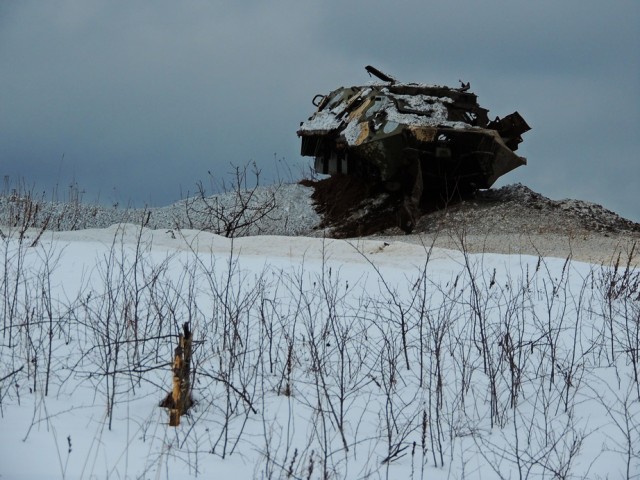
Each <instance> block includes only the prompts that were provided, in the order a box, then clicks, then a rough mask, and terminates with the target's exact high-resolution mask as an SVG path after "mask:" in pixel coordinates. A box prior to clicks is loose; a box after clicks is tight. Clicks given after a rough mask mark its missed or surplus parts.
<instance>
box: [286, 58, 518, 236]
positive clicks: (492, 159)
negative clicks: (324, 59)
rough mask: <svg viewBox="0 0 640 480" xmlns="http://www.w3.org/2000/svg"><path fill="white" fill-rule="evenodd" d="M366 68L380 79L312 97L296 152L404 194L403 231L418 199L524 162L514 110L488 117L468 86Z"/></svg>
mask: <svg viewBox="0 0 640 480" xmlns="http://www.w3.org/2000/svg"><path fill="white" fill-rule="evenodd" d="M366 70H367V71H368V72H369V74H373V75H375V76H376V77H378V78H379V79H380V80H382V83H372V84H370V85H363V86H354V87H342V88H339V89H337V90H334V91H333V92H331V93H329V94H328V95H316V96H315V97H314V99H313V104H314V106H316V107H317V111H316V112H315V113H314V114H313V115H312V116H311V117H310V118H309V119H308V120H307V121H305V122H302V123H301V124H300V128H299V130H298V132H297V133H298V136H299V137H301V139H302V148H301V153H302V155H304V156H311V157H315V163H314V169H315V170H316V172H318V173H322V174H330V175H334V174H346V175H356V176H359V177H362V178H366V179H368V181H371V182H372V183H376V184H379V185H381V186H382V188H383V189H384V190H386V191H387V192H390V193H394V192H395V193H397V194H399V195H401V196H403V198H404V200H403V202H402V207H401V208H403V209H404V210H405V212H404V213H405V214H406V215H405V219H404V223H405V225H404V226H403V228H405V230H406V229H410V228H411V225H412V223H413V218H414V217H415V215H416V214H418V211H419V207H420V203H421V201H423V200H424V198H427V197H431V198H434V197H441V198H442V197H452V196H454V195H457V194H465V193H468V192H471V191H473V190H475V189H482V188H489V187H490V186H491V185H492V184H493V183H494V182H495V181H496V180H497V179H498V178H499V177H500V176H502V175H504V174H505V173H507V172H509V171H511V170H513V169H514V168H517V167H519V166H521V165H525V164H526V159H525V158H523V157H520V156H518V155H516V154H515V153H514V151H515V150H517V148H518V145H519V144H520V142H522V138H521V135H522V134H523V133H524V132H526V131H528V130H530V127H529V125H527V123H526V122H525V121H524V119H523V118H522V117H521V116H520V114H518V112H514V113H512V114H511V115H508V116H506V117H504V118H502V119H500V118H498V117H496V119H495V120H491V121H490V120H489V118H488V116H487V113H488V110H487V109H485V108H482V107H480V106H479V105H478V101H477V97H476V95H474V94H473V93H471V92H469V91H468V90H469V84H464V83H463V84H462V86H461V87H460V88H449V87H441V86H432V85H423V84H415V83H398V82H397V81H396V80H395V79H394V78H392V77H390V76H388V75H385V74H384V73H382V72H380V71H379V70H377V69H375V68H373V67H371V66H367V67H366ZM407 216H408V217H407Z"/></svg>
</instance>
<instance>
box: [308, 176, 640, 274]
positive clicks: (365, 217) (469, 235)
mask: <svg viewBox="0 0 640 480" xmlns="http://www.w3.org/2000/svg"><path fill="white" fill-rule="evenodd" d="M306 184H307V185H308V186H311V187H313V188H314V194H313V196H312V198H313V199H314V202H315V207H316V210H317V211H318V213H320V214H321V215H322V217H323V222H322V224H321V225H320V230H319V231H318V232H317V233H318V234H322V235H326V236H330V237H334V238H353V237H363V236H370V237H377V238H380V239H381V240H384V241H406V242H417V243H423V244H425V245H435V246H439V247H445V248H454V249H461V248H466V249H467V250H468V251H471V252H494V253H517V254H530V255H546V256H555V257H561V258H567V257H571V258H573V259H576V260H583V261H589V262H594V263H606V264H611V263H615V262H616V261H617V259H618V256H619V257H620V261H621V262H624V261H626V260H629V261H630V262H631V263H632V264H633V265H640V258H639V255H638V253H637V250H639V249H640V224H638V223H635V222H632V221H630V220H627V219H624V218H622V217H620V216H619V215H617V214H616V213H614V212H612V211H610V210H607V209H605V208H603V207H602V206H600V205H597V204H594V203H590V202H585V201H580V200H559V201H556V200H550V199H549V198H547V197H544V196H543V195H540V194H539V193H536V192H534V191H532V190H531V189H529V188H527V187H526V186H524V185H521V184H515V185H508V186H505V187H502V188H498V189H495V190H492V189H490V190H484V191H478V192H477V193H476V194H475V195H473V196H472V197H470V198H465V199H459V198H458V199H453V200H451V201H449V202H444V201H440V202H435V201H431V202H430V203H428V204H425V205H423V214H422V215H421V216H420V217H419V218H417V219H416V222H415V228H414V230H413V232H412V233H411V234H410V235H406V234H405V233H404V232H403V231H402V230H400V229H399V228H398V227H397V225H398V216H397V213H396V212H397V206H398V204H399V202H400V201H401V199H399V198H394V197H393V196H390V195H388V194H384V193H381V192H376V191H372V190H371V189H370V188H369V187H368V186H367V185H365V184H364V183H363V182H359V181H358V180H357V179H354V178H352V177H346V176H338V177H331V178H328V179H324V180H320V181H316V182H307V183H306ZM636 243H637V244H638V247H639V248H636V247H635V245H636Z"/></svg>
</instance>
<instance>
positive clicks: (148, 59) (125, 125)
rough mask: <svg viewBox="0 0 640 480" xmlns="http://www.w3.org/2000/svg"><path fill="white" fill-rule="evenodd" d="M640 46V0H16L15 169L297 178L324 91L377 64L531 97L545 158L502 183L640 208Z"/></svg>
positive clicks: (12, 27) (3, 20)
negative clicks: (305, 125)
mask: <svg viewBox="0 0 640 480" xmlns="http://www.w3.org/2000/svg"><path fill="white" fill-rule="evenodd" d="M638 51H640V2H638V0H613V1H611V2H602V1H601V0H597V1H596V0H563V1H558V0H536V1H533V0H527V1H516V0H513V1H509V2H507V1H506V0H484V1H481V2H480V1H477V0H447V1H442V2H428V1H425V0H409V1H402V0H399V1H397V2H390V1H385V2H377V1H374V0H367V1H364V0H362V1H360V0H358V1H351V0H324V1H322V2H307V1H300V0H295V1H294V0H285V1H277V0H276V1H270V2H259V1H254V0H253V1H252V0H249V1H247V0H245V1H243V2H227V1H210V0H208V1H204V0H203V1H181V2H177V1H169V0H153V1H131V0H127V1H116V0H75V1H71V0H68V1H67V0H59V1H58V0H56V1H54V0H40V1H31V0H19V1H18V0H15V1H12V0H0V175H1V176H3V177H5V176H7V175H8V176H9V178H10V181H11V182H15V181H16V179H21V180H23V181H25V182H26V183H27V185H29V186H35V188H36V189H38V190H42V189H45V190H46V191H47V193H48V194H51V193H53V192H57V195H58V196H59V197H61V198H64V196H65V195H67V194H68V189H69V185H71V184H74V185H77V186H78V187H79V188H80V189H81V190H83V191H84V192H85V193H84V198H85V199H86V200H88V201H95V200H98V201H100V202H101V203H104V204H112V203H116V202H117V203H119V204H120V205H125V204H133V205H135V206H142V205H145V204H147V205H150V206H162V205H167V204H169V203H172V202H174V201H176V200H178V199H180V198H181V197H184V196H185V195H187V194H188V193H192V192H193V191H194V189H195V188H196V184H197V182H198V181H202V182H203V183H204V184H206V185H208V184H209V174H208V172H211V174H212V175H213V177H214V179H215V180H216V181H217V180H219V179H222V178H223V177H224V176H225V175H226V173H227V172H229V171H230V164H234V165H244V164H246V163H248V162H252V161H255V162H256V163H257V165H258V166H259V167H260V168H262V171H263V173H262V176H263V179H264V180H265V181H268V182H271V181H273V180H274V179H276V178H278V177H280V178H281V179H283V180H288V179H289V178H290V174H289V171H288V169H289V170H290V171H291V175H292V176H293V178H298V177H299V175H300V173H301V171H302V170H303V169H304V168H305V167H307V168H308V166H309V165H310V164H311V162H312V160H311V159H309V158H303V157H301V156H300V154H299V140H298V138H297V137H296V133H295V132H296V129H297V127H298V125H299V123H300V121H302V120H306V119H307V118H308V117H309V116H310V115H311V114H312V113H313V110H314V107H313V106H312V104H311V99H312V98H313V96H314V95H315V94H317V93H328V92H329V91H331V90H333V89H335V88H337V87H340V86H344V85H357V84H362V83H366V82H368V81H370V80H371V79H370V78H369V77H368V75H367V74H366V72H365V70H364V66H365V65H367V64H371V65H374V66H377V67H378V68H380V69H381V70H383V71H385V72H387V73H390V74H392V75H393V76H395V77H396V78H398V79H399V80H401V81H405V82H424V83H437V84H444V85H450V86H457V85H458V80H459V79H462V80H464V81H469V82H471V87H472V88H471V89H472V91H473V92H474V93H476V94H477V95H478V96H479V101H480V104H481V105H482V106H483V107H485V108H488V109H489V110H490V116H495V115H500V116H504V115H507V114H509V113H511V112H513V111H514V110H517V111H519V112H520V113H521V114H522V115H523V117H524V118H525V119H526V120H527V122H528V123H529V124H530V125H531V126H532V131H530V132H528V133H527V134H525V137H524V138H525V141H524V143H523V144H522V145H521V147H520V149H519V150H518V153H519V154H521V155H524V156H526V157H527V158H528V165H527V166H525V167H521V168H519V169H518V170H516V171H513V172H511V173H510V174H507V175H506V176H505V177H503V178H502V179H501V180H500V181H499V183H498V184H496V186H500V185H505V184H509V183H514V182H521V183H523V184H525V185H527V186H529V187H530V188H532V189H533V190H536V191H538V192H540V193H542V194H544V195H547V196H549V197H551V198H554V199H562V198H577V199H582V200H588V201H592V202H596V203H600V204H602V205H604V206H605V207H607V208H609V209H612V210H614V211H616V212H617V213H620V214H621V215H623V216H626V217H628V218H631V219H634V220H636V221H640V195H638V190H639V184H640V153H639V152H640V94H639V91H640V55H639V54H638ZM5 178H6V177H5Z"/></svg>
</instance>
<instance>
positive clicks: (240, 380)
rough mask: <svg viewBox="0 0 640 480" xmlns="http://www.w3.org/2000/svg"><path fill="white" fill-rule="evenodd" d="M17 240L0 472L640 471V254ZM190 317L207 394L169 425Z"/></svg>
mask: <svg viewBox="0 0 640 480" xmlns="http://www.w3.org/2000/svg"><path fill="white" fill-rule="evenodd" d="M3 232H4V233H3V238H2V239H1V240H0V258H1V259H2V260H1V262H0V311H1V315H2V325H1V327H2V338H1V340H0V445H1V446H2V448H1V449H0V452H1V453H0V477H1V478H7V479H50V478H74V479H75V478H119V479H124V478H145V479H146V478H166V479H172V480H173V479H181V478H196V477H199V478H236V479H241V478H301V479H302V478H303V479H307V478H312V479H316V478H341V479H342V478H344V479H357V478H394V479H395V478H397V479H411V478H414V479H418V478H420V479H423V478H424V479H427V478H428V479H445V478H482V479H486V478H589V479H596V478H639V477H640V387H639V385H638V368H639V361H638V354H639V346H640V340H639V337H638V335H639V333H640V298H639V293H638V287H639V283H640V271H639V270H637V269H633V268H631V269H628V270H627V269H625V268H624V266H620V267H619V268H618V269H614V268H611V267H602V266H595V265H591V264H588V263H580V262H569V261H564V260H559V259H553V258H540V257H534V256H526V255H498V254H483V255H480V254H468V253H464V252H458V251H453V250H444V249H429V248H426V247H423V246H421V245H416V244H407V243H403V242H401V241H394V242H392V243H385V242H384V241H382V240H380V241H376V240H363V241H357V242H356V241H353V242H349V241H342V240H325V239H320V238H308V237H283V236H254V237H243V238H237V239H235V240H231V239H227V238H224V237H222V236H217V235H214V234H211V233H205V232H201V231H196V230H180V229H177V228H170V229H168V228H162V229H159V230H148V229H145V228H142V227H140V226H136V225H132V224H122V225H116V226H112V227H109V228H104V229H94V230H79V231H74V232H51V231H45V232H44V233H43V234H42V235H41V236H40V237H38V235H39V234H40V233H39V231H38V230H31V231H29V232H28V233H27V236H26V237H23V238H22V240H20V239H19V238H18V237H19V233H20V232H19V231H17V230H14V231H13V232H9V231H8V230H7V229H3ZM185 322H189V324H190V326H191V330H192V331H193V338H194V357H193V363H192V367H193V379H192V385H193V398H194V400H195V405H194V406H193V407H192V408H191V410H190V412H189V415H186V416H183V417H182V421H181V424H180V426H179V427H170V426H168V414H167V411H166V410H165V409H163V408H160V407H159V406H158V404H159V402H160V401H161V400H162V399H163V398H164V397H165V395H166V394H167V392H168V391H169V390H170V389H171V379H172V375H171V362H172V360H173V353H174V348H175V347H176V344H177V335H178V333H179V332H180V331H181V327H182V325H183V324H184V323H185Z"/></svg>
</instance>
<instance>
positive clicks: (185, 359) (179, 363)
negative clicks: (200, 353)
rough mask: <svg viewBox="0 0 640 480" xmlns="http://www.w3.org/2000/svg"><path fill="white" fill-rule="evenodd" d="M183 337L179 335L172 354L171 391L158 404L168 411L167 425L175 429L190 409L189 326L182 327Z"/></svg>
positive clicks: (190, 339) (186, 324)
mask: <svg viewBox="0 0 640 480" xmlns="http://www.w3.org/2000/svg"><path fill="white" fill-rule="evenodd" d="M182 328H183V330H184V335H180V336H179V339H178V346H177V347H176V349H175V352H174V359H173V368H172V370H173V390H172V391H171V392H170V393H168V394H167V396H166V398H165V399H164V400H163V401H162V402H161V403H160V406H161V407H165V408H168V409H169V425H170V426H172V427H177V426H178V425H180V416H181V415H184V414H185V413H186V412H187V411H188V410H189V407H191V404H192V400H191V385H190V382H189V376H190V375H191V341H192V338H191V331H189V324H188V323H185V324H184V325H182Z"/></svg>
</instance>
